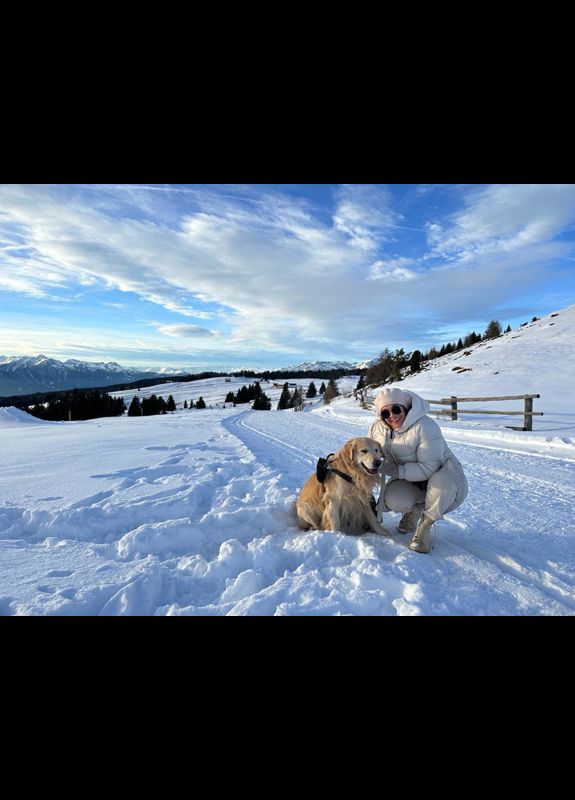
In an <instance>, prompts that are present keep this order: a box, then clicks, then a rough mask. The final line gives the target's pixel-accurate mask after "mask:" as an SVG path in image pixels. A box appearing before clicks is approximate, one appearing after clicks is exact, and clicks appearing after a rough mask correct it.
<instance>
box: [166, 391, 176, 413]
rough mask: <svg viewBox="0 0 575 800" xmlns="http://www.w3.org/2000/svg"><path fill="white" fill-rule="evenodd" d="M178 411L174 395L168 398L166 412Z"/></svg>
mask: <svg viewBox="0 0 575 800" xmlns="http://www.w3.org/2000/svg"><path fill="white" fill-rule="evenodd" d="M175 410H176V403H175V401H174V398H173V397H172V395H170V396H169V397H168V402H167V403H166V411H175Z"/></svg>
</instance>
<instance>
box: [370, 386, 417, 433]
mask: <svg viewBox="0 0 575 800" xmlns="http://www.w3.org/2000/svg"><path fill="white" fill-rule="evenodd" d="M403 391H404V392H405V394H408V395H409V397H410V399H411V408H410V409H409V411H408V412H407V415H406V417H405V420H404V422H403V425H402V426H401V428H398V429H397V430H398V431H407V430H409V428H411V426H412V425H414V424H415V423H416V422H417V421H418V420H420V419H421V418H422V417H424V416H425V415H426V414H427V413H428V411H429V403H428V402H427V400H424V399H423V397H420V396H419V395H418V394H415V392H410V391H408V390H406V389H404V390H403ZM376 414H377V416H379V412H378V411H377V410H376ZM382 423H383V424H384V425H385V422H383V420H382ZM386 427H387V426H386Z"/></svg>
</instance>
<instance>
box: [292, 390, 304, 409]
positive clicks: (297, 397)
mask: <svg viewBox="0 0 575 800" xmlns="http://www.w3.org/2000/svg"><path fill="white" fill-rule="evenodd" d="M303 405H304V403H303V397H302V396H301V392H300V391H299V389H297V388H296V389H295V390H294V393H293V395H292V398H291V401H290V408H293V409H294V410H295V411H302V409H303Z"/></svg>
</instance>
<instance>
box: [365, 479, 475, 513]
mask: <svg viewBox="0 0 575 800" xmlns="http://www.w3.org/2000/svg"><path fill="white" fill-rule="evenodd" d="M461 495H462V496H461ZM466 496H467V492H464V493H460V496H458V491H457V485H456V483H455V481H454V480H453V478H452V477H451V475H450V474H449V473H448V472H446V471H445V470H444V469H440V470H438V471H437V472H434V473H433V475H432V476H431V477H430V478H429V480H428V481H427V491H426V492H425V491H423V490H422V489H420V488H419V487H418V486H416V485H415V484H414V483H411V482H410V481H403V480H392V481H390V482H389V483H386V484H385V486H382V487H381V494H380V496H379V504H378V511H379V513H380V514H381V513H385V512H387V511H400V512H401V513H402V514H405V513H407V512H408V511H412V510H413V509H414V508H416V509H419V510H420V511H424V512H425V516H426V517H429V519H432V520H433V521H434V522H436V520H438V519H443V515H444V514H446V513H447V512H448V511H453V509H455V508H458V506H460V505H461V504H462V503H463V501H464V500H465V497H466Z"/></svg>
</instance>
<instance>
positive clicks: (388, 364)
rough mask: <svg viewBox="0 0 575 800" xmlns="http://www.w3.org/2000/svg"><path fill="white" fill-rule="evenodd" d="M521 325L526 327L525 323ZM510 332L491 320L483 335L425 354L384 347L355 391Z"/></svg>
mask: <svg viewBox="0 0 575 800" xmlns="http://www.w3.org/2000/svg"><path fill="white" fill-rule="evenodd" d="M537 319H538V318H537V317H534V318H533V320H532V321H535V320H537ZM523 324H524V325H526V324H527V323H523ZM510 331H511V326H510V325H508V326H507V328H506V329H505V331H503V328H502V326H501V323H500V322H498V321H497V320H491V322H490V323H489V324H488V326H487V328H486V329H485V332H484V333H483V335H481V334H479V333H476V332H475V331H472V332H471V333H468V334H467V335H466V336H465V337H464V338H460V339H459V340H458V341H457V342H448V343H447V344H443V345H442V346H441V347H440V348H439V349H438V348H436V347H432V348H431V349H430V350H428V351H427V352H421V350H414V351H413V352H412V353H406V352H405V350H404V348H403V347H401V348H400V349H398V350H395V351H394V352H391V350H390V349H389V348H387V347H386V348H385V350H384V351H383V352H382V353H381V354H380V356H379V359H378V361H377V363H375V364H373V365H372V366H371V367H369V368H368V369H367V372H366V373H365V383H364V384H362V386H361V387H360V386H359V385H358V387H357V388H356V391H357V389H358V388H363V385H367V386H380V385H381V384H382V383H386V382H395V381H400V380H401V379H402V377H403V374H404V371H405V370H406V368H407V367H409V369H410V371H411V372H412V373H413V372H419V371H420V369H421V368H422V365H423V364H424V363H425V362H428V361H433V360H434V359H435V358H441V356H445V355H448V354H449V353H456V352H458V351H459V350H465V349H466V348H468V347H471V346H472V345H474V344H477V343H478V342H484V341H487V340H488V339H496V338H497V337H499V336H501V335H502V333H509V332H510Z"/></svg>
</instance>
